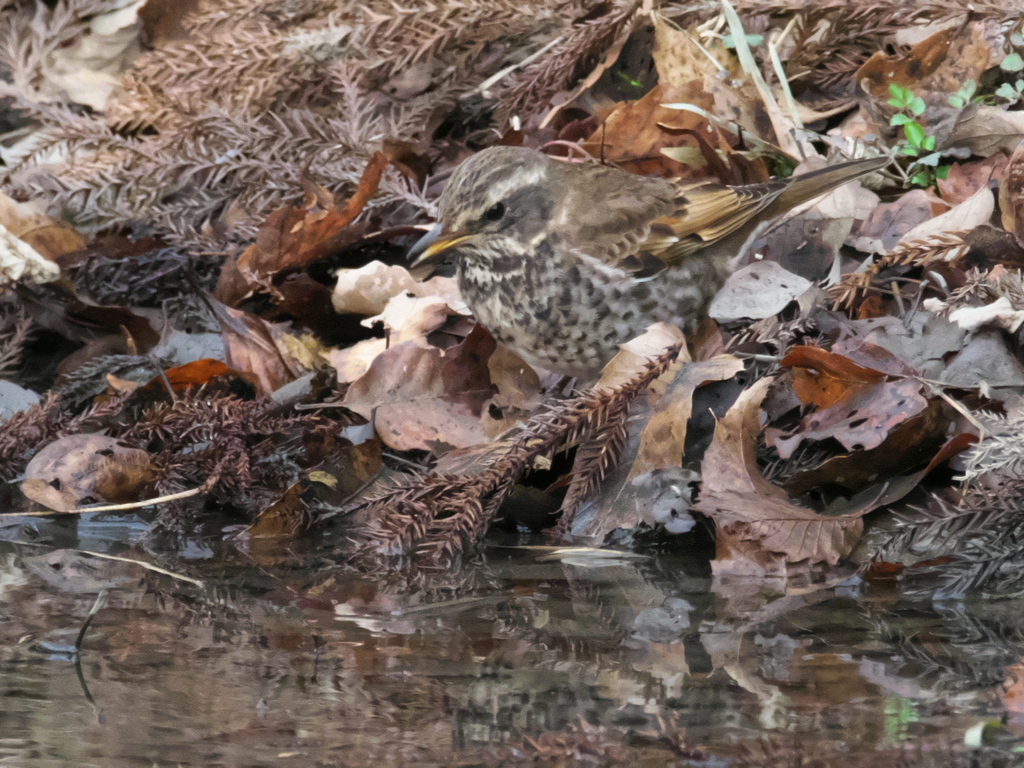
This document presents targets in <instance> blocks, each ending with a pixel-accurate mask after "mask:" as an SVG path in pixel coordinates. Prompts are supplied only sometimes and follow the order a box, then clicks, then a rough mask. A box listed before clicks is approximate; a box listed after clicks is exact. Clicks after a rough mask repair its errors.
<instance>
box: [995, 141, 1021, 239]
mask: <svg viewBox="0 0 1024 768" xmlns="http://www.w3.org/2000/svg"><path fill="white" fill-rule="evenodd" d="M999 211H1000V217H1001V219H1002V224H1003V229H1005V230H1006V231H1007V232H1009V233H1010V234H1011V235H1013V236H1014V237H1015V238H1016V239H1017V243H1018V244H1020V245H1024V141H1022V142H1021V143H1020V144H1018V145H1017V148H1016V149H1015V150H1014V151H1013V155H1011V157H1010V162H1009V164H1008V165H1007V169H1006V179H1005V180H1004V181H1003V183H1002V184H1000V185H999Z"/></svg>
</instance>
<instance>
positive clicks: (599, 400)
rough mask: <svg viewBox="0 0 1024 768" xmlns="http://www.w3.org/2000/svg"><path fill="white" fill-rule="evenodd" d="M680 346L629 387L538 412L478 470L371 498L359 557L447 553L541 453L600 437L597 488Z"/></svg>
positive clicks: (433, 477) (477, 529)
mask: <svg viewBox="0 0 1024 768" xmlns="http://www.w3.org/2000/svg"><path fill="white" fill-rule="evenodd" d="M680 349H681V347H680V346H679V345H676V346H673V347H672V348H671V349H669V350H668V351H666V352H665V353H664V354H662V355H660V356H659V357H658V358H656V359H655V360H652V361H651V363H650V364H649V365H648V366H647V367H646V368H645V369H644V370H643V371H641V372H640V373H639V374H637V376H636V377H634V379H633V380H632V381H630V382H628V383H627V384H625V385H623V386H621V387H618V388H615V389H602V388H599V389H594V390H591V391H590V392H588V393H586V394H584V395H581V396H579V397H577V398H574V399H572V400H570V401H568V402H566V403H563V404H560V405H556V406H554V407H553V408H551V409H550V410H548V411H545V412H544V413H541V414H538V415H536V416H534V417H533V418H531V419H530V420H529V421H528V422H527V423H526V424H525V425H523V426H522V427H519V428H517V429H515V430H514V431H513V432H511V433H510V434H508V435H507V436H506V437H505V438H504V439H502V440H501V441H499V442H498V443H496V444H495V445H494V448H493V452H492V456H491V457H490V458H489V459H488V461H487V466H486V467H485V469H483V470H482V471H480V472H478V473H476V474H472V475H468V476H455V475H450V474H441V473H430V474H427V475H425V476H423V477H418V478H415V479H413V480H409V481H407V482H404V483H401V484H399V485H397V486H394V487H392V488H389V489H387V490H386V491H384V492H383V493H381V494H378V495H376V496H375V497H373V498H371V499H370V500H369V501H368V502H367V506H368V507H369V510H370V518H371V520H372V522H371V523H370V524H369V525H368V526H367V527H366V528H365V530H363V531H361V532H360V533H359V535H358V539H359V540H360V545H359V549H358V550H357V552H356V556H357V557H360V556H361V557H371V558H372V557H380V556H385V557H388V556H399V555H410V554H420V555H426V556H428V557H431V558H433V559H435V560H445V559H448V558H450V557H453V556H455V555H457V554H459V553H460V552H462V551H463V550H464V549H465V548H466V547H468V546H472V545H473V544H475V543H476V542H477V541H478V540H479V539H480V537H481V536H482V535H483V534H484V533H485V531H486V529H487V526H488V525H489V523H490V521H491V519H492V518H493V516H494V514H495V513H496V512H497V509H498V507H499V506H500V505H501V502H502V501H504V499H505V498H506V496H507V495H508V493H509V492H510V491H511V490H512V487H513V485H514V484H515V483H516V481H517V480H518V479H519V476H520V475H521V474H522V473H523V472H525V471H526V470H527V469H529V468H530V466H532V464H533V462H534V461H535V460H536V459H537V458H538V457H550V456H551V455H552V454H553V453H554V452H555V451H556V450H557V449H558V448H559V447H560V446H563V445H565V444H566V443H574V442H578V441H580V440H581V439H585V438H587V437H588V436H594V437H596V438H597V441H596V445H598V446H600V445H604V446H606V448H607V447H608V446H611V448H610V449H609V450H608V451H607V455H606V456H605V457H601V456H600V455H593V456H590V457H589V458H586V457H585V459H584V461H583V465H584V466H583V469H584V470H585V471H586V472H587V473H588V475H587V477H586V478H585V479H584V480H582V481H581V484H582V485H581V488H582V489H583V490H589V489H590V488H591V487H592V486H593V485H594V483H596V482H597V481H598V480H597V478H598V477H604V476H605V475H606V474H607V472H608V470H609V469H610V467H611V466H612V465H613V463H614V460H615V459H616V458H617V456H618V454H617V453H616V450H615V446H616V445H618V444H619V443H620V442H621V431H622V429H623V424H622V422H623V421H624V418H625V414H626V413H627V411H628V408H629V404H630V403H631V402H632V401H633V400H634V399H635V398H636V397H637V396H638V395H639V394H641V393H642V392H644V391H645V390H646V389H647V388H648V387H649V386H650V384H651V383H652V382H653V381H654V380H655V379H657V378H658V377H659V376H660V375H661V374H663V373H664V372H665V370H666V369H667V368H668V366H669V365H671V363H672V361H673V360H675V358H676V356H677V355H678V354H679V351H680ZM605 430H607V431H606V432H605ZM598 453H599V451H598ZM619 453H621V451H620V452H619Z"/></svg>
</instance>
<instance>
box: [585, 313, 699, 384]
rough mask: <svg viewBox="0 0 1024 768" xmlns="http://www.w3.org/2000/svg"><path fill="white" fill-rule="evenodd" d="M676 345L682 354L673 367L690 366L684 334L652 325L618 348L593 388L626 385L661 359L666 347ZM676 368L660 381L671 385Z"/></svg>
mask: <svg viewBox="0 0 1024 768" xmlns="http://www.w3.org/2000/svg"><path fill="white" fill-rule="evenodd" d="M675 344H682V351H681V352H680V353H679V357H678V358H677V359H676V363H675V366H678V365H679V364H680V363H685V362H689V360H690V356H689V353H688V352H687V351H686V337H685V336H684V335H683V332H682V331H680V330H679V329H678V328H676V327H675V326H674V325H669V324H668V323H653V324H651V325H649V326H648V327H647V330H646V331H645V332H644V333H642V334H640V335H639V336H637V337H636V338H635V339H630V340H629V341H627V342H626V343H625V344H620V345H619V346H620V349H619V352H618V354H616V355H615V357H613V358H612V359H611V360H609V361H608V364H607V365H606V366H605V367H604V370H603V371H601V378H600V379H599V380H598V382H597V384H596V385H595V386H596V387H598V388H604V389H615V388H616V387H621V386H623V385H624V384H627V383H629V382H630V381H632V380H633V379H635V378H636V377H637V376H638V375H639V374H640V373H642V372H643V371H644V370H645V369H646V368H647V367H648V366H649V365H650V363H651V361H652V360H654V359H656V358H658V357H660V356H661V355H663V354H664V353H665V352H666V351H667V350H668V349H669V347H671V346H673V345H675ZM675 370H676V368H675V367H673V368H670V369H669V372H667V373H666V374H665V375H664V376H662V377H661V379H660V380H661V381H671V376H673V375H674V374H675Z"/></svg>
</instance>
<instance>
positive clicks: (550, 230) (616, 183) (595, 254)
mask: <svg viewBox="0 0 1024 768" xmlns="http://www.w3.org/2000/svg"><path fill="white" fill-rule="evenodd" d="M888 162H889V161H888V159H887V158H870V159H864V160H853V161H850V162H846V163H841V164H839V165H834V166H830V167H827V168H823V169H821V170H817V171H811V172H809V173H806V174H803V175H801V176H796V177H793V178H790V179H785V180H777V181H768V182H765V183H762V184H751V185H745V186H728V185H725V184H721V183H718V182H713V181H682V180H669V179H658V178H649V177H644V176H638V175H635V174H631V173H627V172H626V171H623V170H620V169H618V168H612V167H608V166H602V165H597V164H593V163H587V164H581V163H566V162H562V161H559V160H555V159H553V158H551V157H548V156H547V155H544V154H542V153H540V152H537V151H535V150H532V149H525V148H520V147H494V148H492V149H487V150H484V151H482V152H479V153H477V154H476V155H474V156H473V157H471V158H470V159H468V160H466V161H465V162H464V163H462V165H460V166H459V167H458V168H457V169H456V170H455V173H453V174H452V177H451V179H449V181H448V184H447V185H446V187H445V189H444V191H443V193H442V194H441V199H440V202H439V208H438V213H439V215H438V223H437V225H436V226H435V227H434V228H433V229H432V230H431V231H430V232H429V233H427V234H426V235H424V236H423V237H422V238H421V239H420V240H419V242H417V243H416V244H415V245H414V246H413V248H412V250H411V251H410V253H409V257H410V259H413V260H414V263H415V264H419V263H424V262H427V261H433V260H437V259H439V258H440V257H441V256H442V255H444V254H454V256H455V262H456V277H457V280H458V285H459V291H460V292H461V294H462V299H463V301H465V302H466V305H467V306H468V307H469V308H470V310H471V311H472V312H473V314H474V316H475V317H476V318H477V320H478V321H479V322H480V323H482V324H483V325H484V327H485V328H487V329H488V330H489V331H490V332H491V334H492V335H493V336H494V337H495V338H496V339H498V340H499V341H501V342H503V343H504V344H506V345H507V346H509V347H511V348H512V349H513V350H514V351H515V352H516V353H518V354H519V355H520V356H521V357H522V358H523V359H524V360H526V362H528V363H529V364H530V365H532V366H535V367H540V368H545V369H547V370H549V371H553V372H555V373H559V374H563V375H568V376H575V377H581V378H583V379H591V378H593V377H595V376H596V375H597V374H598V373H600V371H601V369H602V368H603V367H604V365H605V364H606V363H607V362H608V361H609V360H610V359H611V358H612V356H613V355H614V354H615V353H616V352H617V351H618V348H619V345H620V344H621V343H623V342H625V341H628V340H629V339H631V338H634V337H636V336H638V335H640V334H641V333H643V332H644V330H645V329H646V328H647V326H649V325H650V324H651V323H654V322H656V321H664V322H668V323H671V324H673V325H676V326H678V327H680V328H681V329H683V330H684V331H686V330H692V329H693V328H694V327H695V326H696V324H697V322H698V321H699V319H700V317H701V315H702V313H703V311H704V310H705V309H706V307H707V304H708V303H709V302H710V300H711V298H712V297H713V295H714V293H715V291H717V289H718V288H719V287H720V286H721V283H722V281H723V280H724V277H725V275H724V271H725V262H726V261H727V260H728V257H730V256H732V255H734V254H735V253H736V251H737V250H738V249H739V248H740V247H742V245H743V244H744V241H745V240H746V238H747V237H748V235H749V234H750V233H751V231H752V230H753V228H754V227H755V226H757V225H758V224H759V223H760V222H764V221H767V220H770V219H772V218H774V217H776V216H779V215H780V214H782V213H785V212H787V211H789V210H791V209H792V208H794V207H795V206H797V205H799V204H801V203H803V202H806V201H808V200H811V199H813V198H815V197H818V196H820V195H823V194H825V193H827V192H829V191H831V190H833V189H835V188H836V187H838V186H841V185H842V184H845V183H847V182H849V181H852V180H853V179H856V178H858V177H859V176H863V175H864V174H867V173H871V172H872V171H876V170H878V169H879V168H882V167H883V166H885V165H886V164H887V163H888Z"/></svg>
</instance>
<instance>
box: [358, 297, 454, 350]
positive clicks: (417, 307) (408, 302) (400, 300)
mask: <svg viewBox="0 0 1024 768" xmlns="http://www.w3.org/2000/svg"><path fill="white" fill-rule="evenodd" d="M458 314H459V313H458V312H456V311H455V310H453V309H452V308H451V307H450V306H449V305H448V302H447V301H445V300H444V299H442V298H441V297H439V296H412V295H410V294H409V293H408V292H406V291H403V292H402V293H399V294H397V295H395V296H392V297H391V298H390V299H388V303H387V304H386V305H385V307H384V310H383V311H382V312H381V313H380V314H379V315H376V316H374V317H368V318H366V319H365V320H363V321H362V323H361V325H365V326H366V327H367V328H372V327H373V326H374V325H375V324H376V323H383V324H384V327H385V328H387V329H388V330H389V331H390V332H391V336H390V340H391V342H392V343H393V344H397V343H400V342H403V341H415V342H417V343H418V344H425V343H426V340H425V337H426V335H427V334H428V333H430V332H431V331H435V330H437V329H438V328H440V327H441V326H442V325H444V323H445V321H446V320H447V319H448V318H449V317H452V316H454V315H458Z"/></svg>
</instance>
